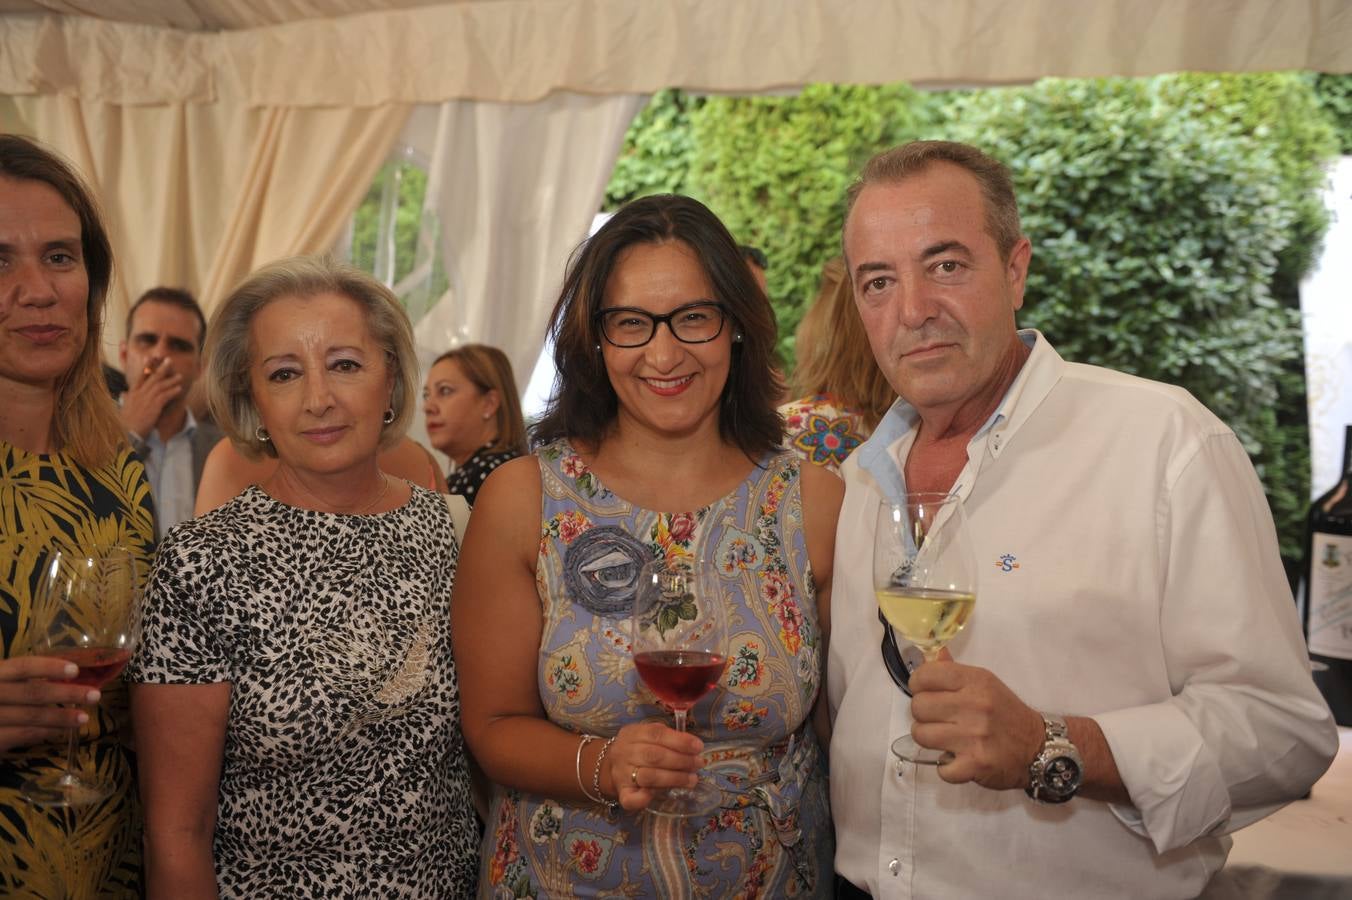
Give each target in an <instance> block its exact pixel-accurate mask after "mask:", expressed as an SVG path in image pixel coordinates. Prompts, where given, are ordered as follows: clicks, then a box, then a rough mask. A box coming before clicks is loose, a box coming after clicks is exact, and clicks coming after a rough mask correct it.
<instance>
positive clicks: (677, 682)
mask: <svg viewBox="0 0 1352 900" xmlns="http://www.w3.org/2000/svg"><path fill="white" fill-rule="evenodd" d="M726 662H727V658H726V657H725V656H723V655H722V654H721V653H710V652H708V651H706V650H649V651H647V652H645V653H638V654H635V656H634V665H635V666H637V667H638V674H639V677H640V678H642V679H643V683H644V684H646V685H647V686H648V687H649V689H651V690H652V692H653V693H654V694H656V695H657V699H659V700H661V701H662V702H663V703H665V704H666V705H667V706H670V707H671V708H672V709H682V708H684V709H689V708H690V707H692V706H694V705H695V701H697V700H699V698H700V697H703V696H704V695H705V694H707V693H709V691H711V690H713V689H714V688H715V687H717V685H718V679H719V677H720V676H721V675H722V674H723V666H724V664H725V663H726Z"/></svg>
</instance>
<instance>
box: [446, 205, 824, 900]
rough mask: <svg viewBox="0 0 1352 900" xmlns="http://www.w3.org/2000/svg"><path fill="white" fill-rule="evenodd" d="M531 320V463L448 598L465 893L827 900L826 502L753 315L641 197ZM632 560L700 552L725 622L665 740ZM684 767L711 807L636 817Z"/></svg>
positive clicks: (681, 212) (668, 218)
mask: <svg viewBox="0 0 1352 900" xmlns="http://www.w3.org/2000/svg"><path fill="white" fill-rule="evenodd" d="M551 329H552V332H553V335H554V338H555V361H556V365H557V367H558V371H559V382H558V389H557V394H556V396H555V398H554V400H553V402H552V404H551V406H550V408H549V410H548V411H547V413H546V415H545V417H544V418H543V419H542V420H541V421H540V422H539V423H538V424H537V425H536V427H535V428H534V432H533V438H534V441H535V443H536V446H537V448H538V449H537V451H536V454H535V456H534V457H532V458H528V459H521V460H514V461H512V462H509V463H507V464H505V465H503V466H502V467H501V468H499V469H498V470H497V471H495V472H494V473H493V475H491V476H490V477H489V479H488V480H487V481H486V482H485V483H484V486H483V488H482V489H481V491H480V494H479V501H478V504H477V505H476V506H475V512H474V519H473V522H472V524H471V526H470V529H469V533H468V535H467V537H466V541H465V548H464V552H463V554H462V556H461V559H460V569H459V574H458V580H457V585H456V595H455V609H454V619H453V632H454V635H455V638H454V640H455V653H456V661H457V669H458V672H459V674H460V687H461V696H462V700H463V721H464V723H465V734H466V739H467V740H468V742H469V744H470V747H471V749H472V750H473V752H474V755H475V757H476V759H477V760H478V761H479V762H480V764H481V765H482V766H483V768H484V769H485V771H486V772H487V773H488V775H489V777H490V778H492V779H493V780H494V781H496V782H497V783H498V784H499V785H500V786H501V789H499V790H498V791H497V793H496V796H495V798H494V802H493V806H492V808H491V810H490V813H489V820H488V830H489V834H487V835H486V836H485V843H484V850H483V866H484V868H483V870H482V871H483V873H484V881H483V883H482V885H481V888H482V889H483V890H484V891H485V892H492V891H494V890H496V889H498V888H499V887H502V886H512V887H513V889H514V890H517V891H518V892H519V891H520V890H521V889H522V888H523V887H525V888H526V889H530V890H535V891H537V892H539V893H541V894H544V893H549V894H554V893H569V892H570V891H571V890H572V889H573V888H574V887H581V886H584V885H585V887H586V889H587V892H596V893H626V894H630V895H636V896H659V895H679V896H690V895H695V894H701V895H705V896H720V897H721V896H733V895H736V894H739V893H755V892H760V893H761V894H762V895H764V896H786V895H790V894H796V895H799V896H806V897H829V896H831V892H832V878H831V857H832V847H831V834H832V831H831V827H830V819H829V814H828V810H827V800H826V794H825V790H824V789H825V778H824V771H823V769H824V767H823V763H822V758H821V755H820V751H819V743H818V738H817V735H816V734H815V732H814V730H813V728H812V727H811V724H812V723H811V722H809V720H810V719H811V718H812V717H813V713H814V710H815V709H816V707H817V705H818V704H816V701H817V699H818V697H819V695H820V694H821V693H822V691H821V688H822V680H823V661H824V660H825V646H826V634H827V631H826V629H827V624H828V621H829V618H828V606H829V592H830V575H831V562H832V553H833V550H834V540H835V520H836V516H837V513H838V510H839V504H840V500H841V496H842V492H841V487H840V482H839V481H837V480H836V479H835V478H834V476H832V475H830V474H829V473H827V472H825V471H824V470H821V469H818V468H816V467H812V466H800V464H799V462H798V461H797V459H796V458H795V457H793V456H792V455H791V454H788V453H786V452H785V451H782V450H781V449H780V447H779V444H780V442H781V440H782V436H783V424H782V421H781V420H780V419H779V417H778V415H777V413H776V411H775V408H774V401H775V392H776V390H777V382H776V381H775V379H774V378H773V376H772V373H771V351H772V348H773V345H774V341H775V323H774V316H773V312H772V311H771V309H770V306H769V302H768V300H767V299H766V297H765V294H764V292H763V291H762V290H761V289H760V288H759V286H758V285H757V284H756V282H755V281H754V280H753V279H752V276H751V273H750V271H749V270H748V269H747V266H746V264H745V263H744V262H743V260H742V257H741V254H740V252H739V250H738V248H737V245H736V243H735V242H734V241H733V240H732V237H731V236H730V235H729V234H728V232H727V230H726V229H725V228H724V227H723V226H722V224H721V223H720V222H719V221H718V220H717V218H715V217H714V215H713V214H712V213H711V212H709V210H708V209H707V208H705V207H704V206H703V205H701V204H699V203H698V202H696V201H694V200H690V199H687V198H684V197H675V196H661V197H649V198H645V199H643V200H640V201H636V202H635V203H632V204H630V205H629V206H626V207H625V208H624V209H622V210H621V211H620V212H618V213H617V214H616V215H615V216H614V217H613V218H612V219H611V220H610V221H609V222H607V223H606V225H604V226H603V227H602V228H601V230H600V231H598V232H597V234H596V235H595V236H594V237H592V238H591V239H590V240H589V241H587V243H586V244H584V245H583V246H582V247H581V248H580V249H579V251H578V253H577V254H575V256H574V259H573V261H572V263H571V264H570V266H569V270H568V273H567V277H566V279H565V282H564V287H563V292H562V295H561V296H560V298H559V302H558V304H557V305H556V306H555V310H554V316H553V321H552V324H551ZM655 558H664V559H666V560H668V561H672V560H680V559H684V560H692V559H700V558H703V559H705V560H712V568H713V569H714V570H715V572H716V575H717V584H718V585H719V588H718V589H717V591H715V592H714V593H715V595H716V596H717V598H718V599H719V600H720V601H721V602H722V603H723V604H724V609H725V612H726V617H727V619H728V621H729V623H730V624H729V627H728V629H727V630H728V634H729V640H728V642H727V646H726V656H727V664H726V666H725V668H724V669H723V670H722V674H721V675H720V676H719V677H718V685H717V687H716V688H715V689H714V690H713V691H711V692H709V693H708V694H706V695H704V696H703V699H700V700H699V701H698V702H697V703H695V705H694V706H693V707H692V708H691V709H690V711H689V714H688V717H689V723H690V724H689V728H690V731H691V732H693V735H692V734H681V733H679V732H677V731H675V730H673V729H672V728H671V727H670V725H669V724H668V723H669V722H670V721H671V717H670V714H669V713H668V712H666V711H665V710H664V709H663V708H662V706H661V705H660V704H659V703H658V702H657V700H656V698H655V697H654V696H653V694H652V693H651V692H649V691H648V689H647V688H645V687H643V686H642V683H641V682H640V680H639V678H638V676H637V674H636V671H635V667H634V662H633V659H632V655H631V651H630V647H629V643H630V621H629V613H630V609H631V605H632V599H633V595H634V592H635V586H636V577H637V574H638V572H639V570H640V569H641V567H642V565H643V564H644V563H645V562H648V561H650V560H652V559H655ZM669 613H670V615H671V616H674V617H676V620H677V621H679V620H680V617H681V616H682V615H683V614H684V613H683V612H682V608H681V604H680V603H679V602H674V605H673V606H672V608H671V609H670V610H669ZM504 622H511V623H512V626H511V627H510V628H504V627H502V623H504ZM696 772H700V773H701V774H702V777H703V778H705V779H707V780H709V781H712V782H713V783H714V784H715V785H716V786H717V787H718V788H719V789H720V791H721V794H720V799H719V804H720V808H718V809H715V810H714V812H712V813H706V814H702V815H699V816H694V817H691V818H686V819H678V820H674V821H673V820H671V819H666V820H658V819H655V818H654V817H653V813H651V812H645V809H647V808H648V806H649V804H650V803H652V802H653V800H654V799H655V798H656V797H658V796H661V795H662V794H663V793H664V792H665V791H666V790H667V789H670V788H680V787H688V786H690V785H691V784H692V783H693V782H694V781H695V779H696V775H695V773H696ZM658 822H662V823H663V824H656V823H658ZM552 838H561V839H560V840H553V839H552ZM732 847H740V848H741V849H740V851H739V852H735V853H734V852H729V848H732ZM663 860H683V861H684V862H681V863H680V864H678V865H666V864H664V863H663V862H662V861H663Z"/></svg>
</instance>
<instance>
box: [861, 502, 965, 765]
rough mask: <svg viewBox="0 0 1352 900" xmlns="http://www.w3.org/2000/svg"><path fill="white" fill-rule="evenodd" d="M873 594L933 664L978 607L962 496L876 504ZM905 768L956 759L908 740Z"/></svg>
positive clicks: (899, 748)
mask: <svg viewBox="0 0 1352 900" xmlns="http://www.w3.org/2000/svg"><path fill="white" fill-rule="evenodd" d="M873 590H874V594H875V595H876V596H877V598H878V608H879V609H880V610H882V614H883V618H885V619H886V620H887V622H888V624H889V625H890V626H891V628H892V629H894V630H895V632H896V633H897V634H899V635H901V636H902V637H903V638H905V639H906V640H907V641H909V642H910V643H911V644H912V645H914V646H915V647H918V648H919V649H920V652H921V653H923V654H924V657H925V661H926V662H929V661H932V660H934V659H935V658H936V657H937V656H938V655H939V651H940V650H942V649H943V648H944V646H945V645H946V644H947V643H948V642H949V641H951V640H953V638H955V637H957V635H958V632H960V631H962V628H963V626H964V625H966V624H967V620H968V619H969V618H971V615H972V610H973V609H974V608H975V606H976V559H975V557H974V556H973V554H972V545H971V540H970V538H969V537H968V534H967V520H966V517H965V516H964V515H963V511H962V499H961V498H960V497H958V496H957V495H956V494H939V493H913V494H907V495H906V496H905V497H904V498H903V500H902V501H901V502H895V501H893V500H890V499H884V500H882V501H881V502H880V503H879V504H878V519H877V527H876V528H875V529H874V532H873ZM892 752H893V753H895V754H896V755H897V756H898V757H899V758H900V759H901V760H903V761H905V762H910V763H916V764H918V765H930V766H938V765H943V764H944V763H946V762H949V761H950V760H951V759H952V755H951V754H949V753H946V752H940V751H936V750H930V749H927V748H924V747H921V746H920V745H918V744H917V743H916V742H915V741H914V740H913V739H912V738H911V736H910V735H909V734H906V735H902V736H901V737H900V738H898V739H897V740H896V741H894V742H893V744H892Z"/></svg>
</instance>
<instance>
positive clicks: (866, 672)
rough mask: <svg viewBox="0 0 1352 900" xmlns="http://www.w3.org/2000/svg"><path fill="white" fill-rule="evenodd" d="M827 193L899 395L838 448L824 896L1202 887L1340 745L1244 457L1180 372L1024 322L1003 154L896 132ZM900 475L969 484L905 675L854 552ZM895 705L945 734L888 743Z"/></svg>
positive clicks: (871, 329) (1104, 893)
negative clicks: (953, 562)
mask: <svg viewBox="0 0 1352 900" xmlns="http://www.w3.org/2000/svg"><path fill="white" fill-rule="evenodd" d="M849 199H850V209H849V213H848V215H847V219H846V224H845V232H844V249H845V258H846V265H847V268H848V271H849V274H850V277H851V279H852V282H853V285H854V292H855V301H856V305H857V308H858V310H859V314H860V317H861V319H862V321H863V323H864V326H865V330H866V331H867V332H868V335H869V341H870V344H871V346H872V349H873V352H874V355H875V357H876V358H877V360H878V364H879V365H880V366H881V368H882V369H883V371H884V372H885V373H886V375H887V377H888V380H889V381H890V382H891V384H892V386H893V387H894V388H895V389H896V391H897V393H898V394H899V395H900V397H901V399H900V400H899V401H898V402H897V404H896V405H895V406H894V407H893V408H892V410H891V411H890V412H889V413H888V415H887V417H886V418H885V419H884V420H883V421H882V423H880V425H879V427H878V429H877V430H876V431H875V432H874V435H873V437H872V438H871V439H870V440H869V441H868V442H867V443H866V444H864V445H863V446H862V447H861V448H860V449H859V450H857V451H856V452H855V453H854V455H852V456H851V457H850V459H849V460H848V461H847V462H846V464H845V466H844V467H843V469H842V475H843V477H844V478H845V480H846V485H847V489H846V495H845V501H844V505H843V507H842V509H841V514H840V525H839V530H838V532H837V537H836V561H835V572H836V576H835V577H836V581H835V585H834V588H833V591H832V597H833V603H832V615H831V618H832V634H831V647H830V655H829V661H828V679H827V684H828V690H829V700H830V709H831V713H832V719H833V723H834V733H833V736H832V741H831V805H832V814H833V817H834V820H835V824H836V844H837V852H836V868H837V871H838V872H839V873H840V874H841V876H842V877H843V879H845V881H846V883H845V884H843V886H842V895H843V896H850V897H857V896H870V895H871V896H873V897H888V898H909V897H922V898H923V897H940V898H953V897H958V898H960V897H986V896H1000V897H1151V898H1159V897H1194V896H1196V895H1197V894H1198V893H1199V892H1200V891H1201V890H1202V889H1203V888H1204V887H1205V885H1206V884H1207V882H1208V880H1209V879H1210V878H1211V876H1212V875H1214V874H1215V872H1216V871H1217V870H1218V869H1219V868H1220V867H1221V865H1222V864H1223V863H1224V861H1225V856H1226V854H1227V852H1228V850H1229V844H1230V841H1229V839H1228V838H1227V837H1224V835H1225V834H1226V833H1228V832H1231V831H1234V830H1235V829H1237V828H1241V827H1243V826H1244V825H1247V824H1249V823H1251V822H1253V821H1255V820H1257V819H1258V818H1261V817H1262V816H1264V815H1267V814H1268V813H1271V812H1272V811H1273V810H1275V809H1277V808H1278V807H1280V806H1281V805H1283V804H1284V803H1287V802H1289V801H1291V800H1293V799H1295V798H1297V797H1299V796H1301V795H1302V794H1304V793H1305V792H1306V790H1307V789H1308V788H1309V786H1310V785H1311V784H1312V783H1313V782H1314V781H1315V780H1316V779H1317V778H1318V777H1319V775H1320V774H1322V773H1323V772H1324V770H1325V769H1326V768H1327V766H1328V764H1329V761H1330V760H1331V759H1332V757H1333V754H1334V752H1335V750H1336V748H1337V734H1336V730H1335V728H1334V725H1333V721H1332V718H1331V717H1330V715H1329V712H1328V708H1327V707H1326V706H1325V704H1324V702H1323V700H1322V699H1321V697H1320V695H1319V693H1318V691H1317V690H1316V689H1315V688H1314V685H1313V683H1312V681H1311V679H1310V674H1309V662H1308V657H1307V655H1306V652H1305V647H1304V643H1303V641H1302V639H1301V635H1300V631H1299V627H1298V625H1297V622H1296V617H1295V610H1294V605H1293V604H1292V602H1291V594H1290V591H1289V589H1288V587H1287V582H1286V578H1285V575H1284V573H1283V571H1282V567H1281V564H1280V560H1279V557H1278V553H1277V544H1276V536H1275V532H1274V529H1273V525H1272V518H1271V514H1270V512H1269V511H1268V507H1267V502H1266V499H1265V498H1264V496H1263V492H1262V489H1261V487H1260V485H1259V483H1258V480H1257V478H1256V477H1255V475H1254V472H1253V468H1252V465H1251V464H1250V463H1249V460H1248V457H1247V456H1246V455H1245V453H1244V451H1243V448H1242V447H1241V446H1240V444H1239V442H1238V440H1237V439H1236V438H1235V436H1234V434H1233V433H1232V432H1231V431H1230V429H1228V428H1227V427H1226V426H1225V425H1224V424H1222V423H1221V422H1220V421H1219V420H1218V419H1217V418H1216V417H1215V416H1214V415H1212V414H1211V413H1210V412H1208V411H1207V410H1206V408H1205V407H1203V406H1202V405H1201V404H1200V403H1198V402H1197V401H1196V400H1194V399H1193V398H1192V397H1191V396H1190V395H1189V394H1188V393H1187V392H1186V391H1183V390H1181V389H1179V388H1175V387H1171V386H1168V385H1163V384H1159V383H1155V382H1150V381H1145V380H1143V379H1139V378H1134V377H1131V376H1128V375H1123V374H1120V373H1117V372H1113V371H1110V370H1107V369H1101V368H1097V367H1092V366H1084V365H1078V364H1072V363H1067V362H1065V361H1063V360H1062V359H1061V358H1060V357H1059V356H1058V355H1057V354H1056V351H1055V350H1053V349H1052V347H1051V345H1050V344H1048V343H1047V341H1046V339H1045V338H1044V337H1043V336H1042V335H1040V334H1038V333H1037V332H1035V331H1023V332H1020V331H1018V330H1017V329H1016V327H1015V321H1014V319H1015V312H1016V311H1017V310H1018V309H1019V308H1020V307H1021V306H1022V304H1023V290H1024V280H1025V276H1026V274H1027V271H1028V262H1029V258H1030V255H1031V252H1032V251H1031V246H1030V244H1029V242H1028V239H1027V238H1026V237H1024V236H1023V235H1022V233H1021V230H1020V227H1019V219H1018V209H1017V205H1016V203H1015V199H1014V193H1013V188H1012V185H1011V184H1010V181H1009V176H1008V173H1007V172H1006V170H1005V169H1004V167H1003V166H1001V165H1000V164H999V163H998V162H996V161H995V160H993V159H991V158H989V157H987V156H985V155H984V154H982V153H981V152H980V151H977V150H976V149H975V148H972V147H967V146H965V145H961V144H950V143H945V142H918V143H915V144H909V145H906V146H904V147H900V148H896V149H895V150H892V151H889V152H887V153H885V154H880V155H879V156H878V157H875V158H874V159H873V160H872V161H871V162H870V163H869V164H868V166H867V167H866V168H865V170H864V173H863V176H862V177H861V179H860V181H859V182H858V183H857V184H856V185H855V187H853V188H852V189H851V192H850V198H849ZM906 491H940V492H945V493H947V492H953V493H956V494H958V495H960V496H961V497H962V498H963V502H964V509H965V510H966V513H967V519H968V524H969V526H970V529H971V536H972V539H973V544H974V546H975V551H976V555H977V562H978V567H977V568H978V589H977V604H976V612H975V613H974V615H973V617H972V621H971V622H970V623H969V624H968V626H967V628H966V630H965V631H964V632H963V633H962V634H961V635H959V636H958V638H957V639H955V640H954V641H953V642H952V644H950V648H949V649H950V650H951V654H952V656H951V658H948V657H947V656H945V657H943V658H941V660H940V661H938V662H934V663H928V664H925V665H922V666H920V667H919V668H917V669H915V670H914V671H913V672H910V673H909V679H908V680H909V684H908V685H906V687H905V688H903V687H902V686H900V684H898V683H894V680H893V678H892V677H891V676H890V675H889V670H888V666H887V664H886V663H885V661H884V658H883V653H882V652H881V651H880V645H881V644H882V640H883V626H882V624H881V623H880V621H879V619H878V615H877V608H876V606H875V602H874V595H873V586H872V576H871V572H872V536H873V535H872V533H873V527H874V525H873V523H874V516H875V513H876V510H877V506H878V503H879V501H880V499H881V498H882V497H885V496H886V497H899V495H901V494H902V493H904V492H906ZM893 668H894V669H895V670H896V671H897V672H898V675H897V680H898V681H899V682H902V681H906V680H907V676H906V672H905V668H904V667H902V666H898V665H895V661H894V666H893ZM907 690H909V695H908V693H907ZM907 732H909V733H910V734H911V735H912V736H913V737H914V738H915V740H916V741H917V742H918V743H919V744H921V745H923V746H926V747H930V748H934V749H937V750H946V751H948V752H950V753H952V754H953V757H954V759H953V761H952V762H950V763H947V764H945V765H942V766H939V767H938V768H937V769H936V768H933V767H915V766H905V767H902V768H900V769H899V768H898V765H897V761H896V760H895V759H894V758H892V757H891V756H890V753H889V745H890V744H891V742H892V740H893V739H895V738H897V737H899V736H900V735H902V734H905V733H907Z"/></svg>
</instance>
